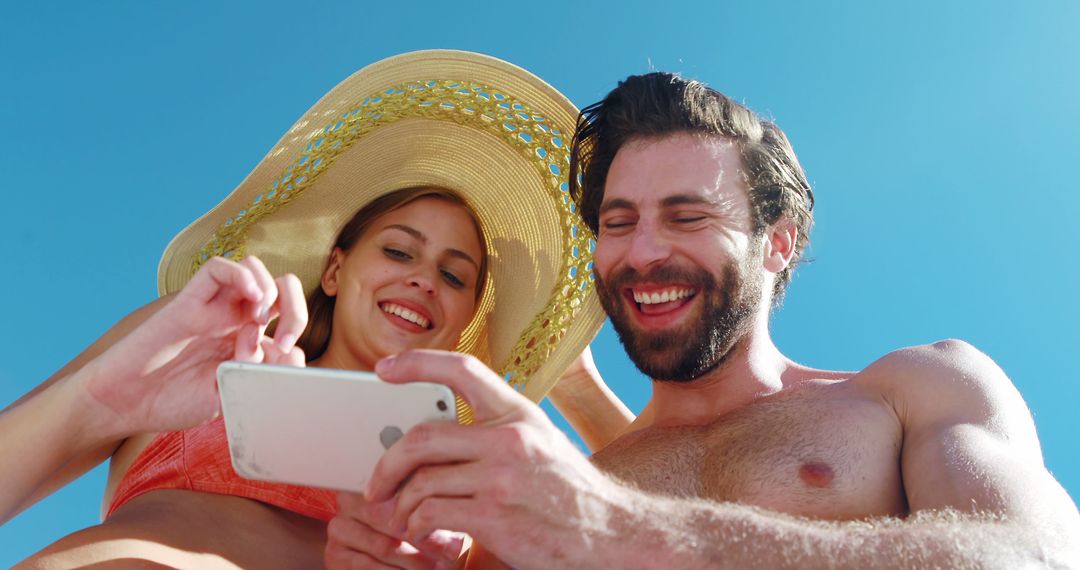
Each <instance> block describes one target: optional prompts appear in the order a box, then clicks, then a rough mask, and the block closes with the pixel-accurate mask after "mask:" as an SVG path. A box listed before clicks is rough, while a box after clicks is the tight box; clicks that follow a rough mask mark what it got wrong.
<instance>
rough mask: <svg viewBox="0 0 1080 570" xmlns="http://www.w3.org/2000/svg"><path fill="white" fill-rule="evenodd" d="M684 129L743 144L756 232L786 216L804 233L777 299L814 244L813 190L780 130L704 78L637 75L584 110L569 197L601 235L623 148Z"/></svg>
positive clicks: (777, 286) (781, 279)
mask: <svg viewBox="0 0 1080 570" xmlns="http://www.w3.org/2000/svg"><path fill="white" fill-rule="evenodd" d="M683 132H689V133H699V134H705V135H716V136H722V137H726V138H728V139H730V140H733V141H734V142H735V143H736V144H737V145H738V148H739V150H740V152H741V154H742V161H743V166H744V168H745V172H746V182H747V185H748V187H749V192H750V203H751V205H752V211H753V217H754V219H753V223H754V229H755V231H761V230H763V229H764V228H765V227H766V226H768V225H769V224H772V223H774V222H776V221H777V220H778V219H780V217H781V216H784V217H787V218H788V219H790V220H791V221H792V222H793V223H794V224H795V226H796V228H797V229H798V237H797V239H796V242H795V251H794V254H793V255H792V259H791V264H789V265H788V267H787V268H785V269H784V270H783V271H782V272H781V273H780V274H779V275H777V279H776V284H775V287H774V289H773V296H774V299H779V298H780V297H781V296H782V294H783V291H784V288H785V287H786V286H787V283H788V282H789V281H790V280H791V271H792V269H793V267H794V266H795V264H796V262H797V261H798V260H799V258H800V257H801V255H802V252H803V250H804V248H805V247H806V244H807V242H808V240H809V232H810V226H811V225H812V224H813V221H814V214H813V209H814V193H813V191H812V190H811V189H810V184H809V183H808V182H807V180H806V173H805V172H804V171H803V168H802V166H801V165H800V164H799V160H798V159H797V158H796V157H795V151H794V149H792V148H791V143H790V142H788V139H787V136H786V135H785V134H784V132H783V131H781V130H780V128H779V127H777V126H776V125H775V124H773V123H771V122H769V121H763V120H762V119H761V118H759V117H758V116H757V115H756V114H755V113H754V112H753V111H751V110H750V109H748V108H746V107H745V106H743V105H741V104H739V103H737V102H735V101H733V100H731V99H730V98H728V97H727V96H725V95H724V94H723V93H720V92H719V91H716V90H714V89H711V88H709V87H707V86H705V85H704V84H703V83H700V82H698V81H689V80H686V79H683V78H681V77H679V76H678V75H674V74H671V73H662V72H657V73H648V74H645V75H632V76H630V77H628V78H627V79H626V80H624V81H622V82H620V83H619V85H618V86H617V87H616V88H615V89H614V90H612V92H611V93H609V94H608V96H607V97H605V98H604V99H603V100H602V101H600V102H598V103H594V104H592V105H590V106H588V107H586V108H585V109H583V110H582V111H581V115H580V116H579V117H578V124H577V131H576V132H575V133H574V141H573V147H572V153H571V156H570V192H571V195H572V196H573V197H574V200H575V201H576V202H577V205H578V207H579V208H580V209H581V215H582V217H583V218H584V220H585V223H586V224H587V225H588V226H589V227H590V228H592V230H593V232H594V233H597V234H599V232H598V230H599V217H600V204H601V202H603V199H604V184H605V183H606V182H607V175H608V170H609V169H610V168H611V162H612V161H613V160H614V159H615V154H616V153H617V152H618V151H619V149H620V148H622V146H623V145H624V144H626V143H627V142H630V141H639V140H648V139H656V138H662V137H665V136H669V135H673V134H676V133H683Z"/></svg>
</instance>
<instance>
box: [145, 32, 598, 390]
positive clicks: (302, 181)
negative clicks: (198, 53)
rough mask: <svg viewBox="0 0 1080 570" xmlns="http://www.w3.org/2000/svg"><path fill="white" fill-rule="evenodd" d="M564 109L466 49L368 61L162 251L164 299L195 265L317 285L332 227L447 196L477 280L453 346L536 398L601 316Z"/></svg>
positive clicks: (511, 71)
mask: <svg viewBox="0 0 1080 570" xmlns="http://www.w3.org/2000/svg"><path fill="white" fill-rule="evenodd" d="M576 116H577V109H576V108H575V107H574V105H573V104H572V103H570V101H569V100H567V99H566V98H565V97H564V96H562V94H560V93H559V92H558V91H556V90H555V89H554V88H552V87H550V86H549V85H547V84H546V83H544V82H543V81H542V80H540V79H539V78H537V77H536V76H534V75H532V74H530V73H529V72H527V71H525V70H523V69H521V68H519V67H516V66H513V65H511V64H509V63H506V62H504V61H501V60H498V59H495V58H491V57H488V56H483V55H479V54H474V53H468V52H459V51H452V50H431V51H423V52H412V53H408V54H404V55H400V56H396V57H392V58H389V59H386V60H383V61H380V62H377V63H375V64H372V65H370V66H368V67H366V68H364V69H362V70H360V71H358V72H356V73H355V74H353V75H352V76H351V77H349V78H348V79H346V80H345V81H343V82H342V83H341V84H339V85H338V86H337V87H335V88H334V89H333V90H331V91H330V92H329V93H327V94H326V95H325V96H324V97H323V98H322V99H321V100H320V101H319V102H317V103H316V104H315V105H314V106H313V107H312V108H311V109H310V110H308V111H307V112H306V113H305V114H304V115H303V116H302V117H301V118H300V119H299V120H298V121H297V122H296V124H295V125H293V127H292V128H290V129H289V131H288V132H287V133H286V134H285V136H283V137H282V139H281V140H280V141H279V142H278V143H277V144H276V145H274V147H273V149H271V151H270V152H269V153H268V154H267V155H266V157H264V158H263V160H262V161H261V162H260V163H259V165H258V166H256V167H255V169H254V170H253V171H252V172H251V173H250V174H249V175H248V176H247V178H246V179H245V180H244V181H243V182H242V183H241V184H240V185H239V186H238V187H237V188H236V189H235V190H234V191H233V192H232V193H231V194H229V196H227V197H226V198H225V199H224V200H223V201H222V202H221V203H220V204H218V205H217V206H216V207H214V208H213V209H212V210H210V211H209V212H208V213H207V214H205V215H204V216H202V217H201V218H199V219H198V220H196V221H195V222H194V223H192V224H191V225H190V226H188V227H187V228H186V229H184V230H183V231H182V232H180V234H178V235H177V236H176V237H175V238H174V239H173V241H172V242H171V243H170V244H169V246H168V248H167V249H166V251H165V253H164V255H163V256H162V260H161V265H160V267H159V272H158V282H159V290H160V292H161V293H162V294H164V293H169V292H173V291H176V290H178V289H180V288H181V287H183V285H184V284H185V283H186V282H187V281H188V280H189V279H190V278H191V276H192V275H193V274H194V273H195V271H197V270H198V268H199V267H200V266H201V265H202V263H204V262H205V260H206V259H208V258H209V257H212V256H214V255H223V256H226V257H229V258H232V259H241V258H243V257H244V256H246V255H256V256H258V257H259V258H260V259H261V260H262V261H263V262H264V263H265V264H266V266H267V268H268V269H269V270H270V271H271V272H272V273H274V274H281V273H287V272H288V273H294V274H296V275H297V276H298V277H299V278H300V280H301V281H302V282H303V283H304V285H305V292H310V291H311V290H312V289H314V288H315V287H316V286H317V285H318V283H319V276H320V274H321V272H322V270H323V268H324V266H325V262H326V258H327V255H328V254H329V252H330V249H331V247H332V245H333V241H334V239H335V237H336V236H337V233H338V231H339V230H340V228H341V226H342V225H343V224H344V222H345V221H347V220H348V219H349V218H350V217H351V216H352V215H353V214H354V213H355V212H356V211H357V210H358V209H359V208H361V207H362V206H364V205H365V204H367V203H368V202H370V201H371V200H373V199H375V198H377V197H378V196H381V195H383V194H386V193H388V192H392V191H394V190H397V189H400V188H405V187H412V186H438V187H442V188H447V189H450V190H453V191H455V192H456V193H458V194H460V195H461V196H462V197H463V198H464V199H465V200H466V202H468V204H469V205H470V207H471V208H472V209H473V210H474V211H475V213H476V215H477V218H478V219H479V221H480V223H481V225H482V226H483V232H484V234H485V239H486V242H487V243H486V247H487V251H488V252H489V277H488V283H487V286H486V287H485V291H484V293H483V295H482V296H481V299H480V302H479V303H478V308H477V314H476V316H475V318H474V319H473V321H472V323H471V324H470V325H469V327H468V328H467V329H466V331H465V333H464V334H463V335H462V340H461V343H460V345H459V350H462V351H463V352H468V353H471V354H473V355H475V356H477V357H478V358H480V359H481V360H483V361H484V362H486V363H488V365H489V366H492V368H494V369H495V370H496V371H498V372H499V373H500V374H503V375H504V377H506V378H507V380H508V381H510V382H511V383H512V384H514V385H516V386H517V387H518V388H519V389H521V391H522V392H523V393H524V395H525V396H527V397H529V398H530V399H532V400H534V401H539V400H540V399H542V398H543V397H544V395H545V394H546V393H547V392H548V391H549V390H550V388H551V386H553V385H554V383H555V382H556V381H557V380H558V378H559V376H560V375H561V374H562V372H563V371H564V370H565V369H566V367H567V366H569V364H570V363H571V362H572V361H573V359H574V358H576V357H577V355H578V354H579V353H580V352H581V350H583V349H584V348H585V346H587V345H588V343H589V342H590V341H591V340H592V338H593V337H594V336H595V334H596V332H597V330H598V329H599V327H600V325H601V323H602V322H603V318H604V316H603V311H602V310H601V308H600V305H599V302H598V300H597V299H596V295H595V294H594V292H593V285H592V261H591V250H592V247H593V240H592V235H591V232H590V231H589V229H588V228H587V227H586V226H585V225H584V224H583V223H582V222H581V220H580V217H579V216H578V214H577V213H576V210H575V208H574V205H573V201H572V200H570V198H569V194H568V184H567V173H568V167H569V142H570V138H571V136H572V132H573V127H574V123H575V120H576Z"/></svg>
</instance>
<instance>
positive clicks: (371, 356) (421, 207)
mask: <svg viewBox="0 0 1080 570" xmlns="http://www.w3.org/2000/svg"><path fill="white" fill-rule="evenodd" d="M483 255H484V250H483V247H482V245H481V243H480V237H479V236H478V235H477V230H476V225H475V224H474V223H473V220H472V217H471V216H470V215H469V213H468V212H467V211H466V210H465V208H464V207H462V206H459V205H457V204H452V203H450V202H447V201H445V200H443V199H440V198H437V197H430V198H420V199H418V200H416V201H414V202H411V203H409V204H407V205H405V206H403V207H401V208H398V209H397V210H393V211H391V212H388V213H386V214H383V215H382V216H381V217H379V218H377V219H376V220H375V221H374V223H372V225H371V227H369V228H368V229H367V231H366V232H364V234H363V235H361V237H360V239H358V240H357V242H356V244H355V245H354V246H353V247H352V248H351V249H350V250H349V251H348V252H343V251H341V250H340V249H336V250H335V251H334V252H333V253H332V254H331V260H330V264H329V265H328V267H327V270H326V272H325V273H324V275H323V280H322V285H323V289H324V290H325V291H326V293H327V294H328V295H331V296H334V297H336V301H335V304H334V322H333V332H332V333H331V337H330V345H329V346H328V347H327V350H328V354H329V353H330V352H331V351H332V352H334V353H337V354H336V356H335V357H334V360H335V361H336V364H337V365H339V366H346V365H348V366H350V367H359V368H367V369H371V368H373V367H374V365H375V362H377V361H378V360H379V359H380V358H383V357H385V356H389V355H392V354H397V353H398V352H401V351H403V350H406V349H410V348H438V349H444V350H452V349H454V348H455V347H456V346H457V343H458V338H459V337H460V336H461V333H462V332H463V331H464V330H465V327H466V326H467V325H468V324H469V321H470V320H472V316H473V311H474V310H475V308H476V286H477V281H478V280H479V278H480V269H479V267H480V263H481V261H482V260H483Z"/></svg>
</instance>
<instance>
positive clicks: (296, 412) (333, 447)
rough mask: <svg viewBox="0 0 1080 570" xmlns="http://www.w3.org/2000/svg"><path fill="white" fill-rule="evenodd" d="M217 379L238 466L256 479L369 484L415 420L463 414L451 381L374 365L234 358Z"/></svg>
mask: <svg viewBox="0 0 1080 570" xmlns="http://www.w3.org/2000/svg"><path fill="white" fill-rule="evenodd" d="M217 379H218V391H219V393H220V396H221V412H222V415H223V416H224V417H225V432H226V434H227V435H228V440H229V455H230V456H231V458H232V465H233V469H235V470H236V472H237V473H238V474H240V476H242V477H246V478H248V479H257V480H260V481H272V482H277V483H291V484H294V485H303V486H305V487H320V488H324V489H333V490H338V491H354V492H358V491H362V490H363V486H364V483H366V482H367V480H368V478H370V476H371V471H372V469H374V467H375V464H376V463H377V462H378V460H379V458H380V457H381V456H382V454H383V452H384V451H385V450H386V449H387V448H389V447H390V446H391V445H393V444H394V442H396V441H397V440H398V439H399V438H400V437H401V436H402V435H403V434H404V433H405V432H407V431H409V429H410V428H412V427H413V426H415V425H416V424H419V423H423V422H429V421H455V420H456V419H457V409H456V406H455V405H454V393H453V392H452V391H451V390H450V389H449V388H447V387H446V386H443V385H440V384H430V383H426V382H416V383H410V384H388V383H386V382H383V381H382V380H380V379H379V377H378V376H376V375H375V374H373V373H370V372H357V371H351V370H329V369H323V368H295V367H291V366H274V365H268V364H251V363H245V362H231V361H230V362H223V363H222V364H221V365H220V366H219V367H218V371H217Z"/></svg>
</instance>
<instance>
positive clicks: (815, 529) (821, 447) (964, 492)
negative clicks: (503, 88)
mask: <svg viewBox="0 0 1080 570" xmlns="http://www.w3.org/2000/svg"><path fill="white" fill-rule="evenodd" d="M573 160H574V163H573V166H572V171H571V172H572V174H571V180H574V179H575V176H574V174H575V173H578V172H580V173H581V175H582V184H581V188H580V189H579V190H578V191H577V193H576V196H575V197H576V198H577V199H578V203H579V204H580V206H581V210H582V214H583V216H584V218H585V219H586V221H587V222H588V223H590V224H591V225H592V226H593V229H594V230H597V235H598V237H597V246H596V254H595V262H596V266H595V267H596V275H597V289H598V291H599V292H600V293H601V298H602V299H603V302H604V306H605V309H606V310H607V312H608V314H609V315H610V317H611V320H612V322H613V324H614V325H615V329H616V330H617V331H618V333H619V336H620V339H621V340H622V342H623V344H624V346H625V347H626V349H627V351H628V353H629V354H630V356H631V358H632V359H633V360H634V362H635V364H636V365H637V366H638V367H639V368H640V369H641V370H642V371H643V372H644V373H646V374H647V375H649V376H650V377H651V378H653V396H652V399H651V400H650V402H649V403H648V405H647V406H646V408H645V409H644V411H643V412H642V414H641V415H640V416H639V417H638V418H637V420H636V421H635V422H634V423H633V424H632V425H631V427H630V428H629V429H628V431H627V432H626V433H625V434H624V435H622V436H621V437H620V438H618V439H617V440H615V442H614V443H611V444H610V445H609V446H607V447H606V448H605V449H603V450H602V451H600V452H599V453H597V454H596V455H595V456H594V457H593V458H592V461H591V462H590V461H589V460H588V459H586V458H585V457H584V456H583V455H582V454H581V453H580V452H579V451H578V450H577V449H576V448H575V447H574V446H573V445H572V444H571V443H570V442H569V441H568V440H567V439H566V438H565V437H564V436H563V435H562V434H561V433H560V432H559V431H558V430H557V429H556V428H555V427H554V426H553V425H552V424H551V423H550V422H548V421H547V420H546V418H544V417H543V414H542V413H541V412H540V411H539V410H536V409H534V408H532V407H530V406H528V405H527V402H526V401H525V400H524V399H523V398H521V397H520V396H519V395H517V394H516V393H514V392H513V391H512V390H509V389H507V388H506V386H505V385H504V384H502V383H501V382H500V381H499V379H498V378H497V377H496V376H495V375H494V374H493V373H492V372H490V371H489V370H487V369H486V368H484V367H483V366H482V365H480V364H478V363H477V362H476V361H474V360H472V359H470V358H467V357H463V356H460V355H453V354H446V353H434V352H413V353H403V354H400V355H398V356H397V357H396V358H394V359H392V360H387V361H383V362H381V363H380V364H379V366H378V368H377V371H378V372H379V374H380V375H382V376H383V377H384V378H386V379H387V380H390V381H398V382H404V381H410V380H427V381H436V382H442V383H445V384H447V385H450V386H451V387H453V388H454V389H456V390H458V391H459V392H461V393H462V394H463V395H464V396H465V398H466V399H467V400H469V401H470V402H472V403H473V405H474V406H475V408H476V417H477V420H478V421H477V425H476V426H468V427H460V426H443V425H425V426H421V427H419V428H417V429H415V430H413V431H411V432H410V433H408V434H407V435H406V436H405V438H404V439H403V440H402V441H401V442H399V444H397V445H395V446H394V447H393V448H391V449H390V451H389V452H388V453H387V454H386V456H385V457H384V458H383V460H382V461H381V463H380V464H379V466H378V467H377V469H376V472H375V475H374V477H373V479H372V483H371V484H370V487H369V489H368V490H367V493H366V494H365V496H364V497H363V499H365V500H362V498H360V497H349V496H343V497H342V501H341V502H342V505H343V507H344V508H343V510H342V512H341V513H340V514H339V517H338V519H335V521H333V522H332V523H331V525H330V537H331V540H330V543H329V545H328V548H327V562H328V564H330V565H331V566H333V565H336V564H341V565H345V564H347V563H356V562H357V560H358V559H361V558H363V559H364V560H365V561H366V563H371V562H373V559H379V558H381V559H383V560H384V561H391V562H395V561H396V562H398V563H401V565H402V566H406V565H407V564H405V562H407V563H408V565H409V567H412V566H411V565H413V564H417V563H418V560H419V559H418V558H410V559H406V558H404V556H406V555H408V554H409V553H410V552H409V551H408V550H403V549H402V548H401V547H400V543H395V542H394V540H386V537H385V536H384V535H378V533H376V532H374V531H376V530H378V531H381V532H383V533H385V534H388V535H391V536H392V537H394V539H395V540H404V541H407V542H411V543H412V544H421V543H423V539H425V537H426V538H428V542H430V537H431V536H436V535H433V534H431V533H432V531H433V530H434V529H453V530H458V531H463V532H467V533H468V534H469V535H471V536H472V537H473V538H475V539H476V540H477V541H478V542H479V543H480V544H482V545H483V546H484V547H486V548H487V550H488V551H490V553H491V554H493V555H494V556H495V557H498V558H499V559H501V560H503V561H505V562H506V563H508V564H510V565H512V566H513V567H515V568H604V567H607V568H648V567H664V568H679V569H690V568H750V567H760V568H800V569H801V568H819V567H854V568H868V567H874V568H878V567H904V568H910V567H939V568H966V567H1004V568H1020V567H1031V566H1035V567H1043V566H1049V567H1080V554H1078V552H1077V549H1078V545H1080V530H1078V529H1080V516H1078V513H1077V510H1076V506H1075V505H1074V504H1073V502H1072V501H1071V500H1070V498H1069V496H1068V494H1067V493H1066V492H1065V491H1064V489H1063V488H1062V487H1061V486H1060V485H1059V484H1058V483H1057V481H1055V480H1054V478H1053V477H1052V476H1051V475H1050V473H1049V472H1048V471H1047V470H1046V468H1045V467H1044V465H1043V459H1042V455H1041V451H1040V449H1039V441H1038V438H1037V436H1036V433H1035V426H1034V424H1033V422H1032V418H1031V415H1030V413H1029V411H1028V409H1027V407H1026V406H1025V404H1024V402H1023V400H1022V399H1021V397H1020V394H1019V393H1018V392H1017V391H1016V389H1015V388H1014V387H1013V385H1012V383H1011V382H1010V381H1009V379H1008V378H1007V377H1006V376H1005V374H1004V373H1003V372H1002V370H1001V369H1000V368H999V367H998V366H997V365H995V364H994V362H993V361H992V360H990V358H988V357H987V356H986V355H984V354H982V353H981V352H979V351H978V350H976V349H975V348H973V347H972V346H970V345H968V344H966V343H964V342H962V341H958V340H945V341H941V342H936V343H933V344H928V345H924V346H916V347H911V348H904V349H901V350H897V351H895V352H892V353H889V354H887V355H885V356H883V357H882V358H880V359H879V360H877V361H876V362H874V363H873V364H871V365H870V366H868V367H867V368H866V369H864V370H862V371H859V372H836V371H827V370H816V369H812V368H809V367H807V366H803V365H801V364H798V363H796V362H794V361H792V360H791V359H789V358H787V357H786V356H784V355H783V354H782V353H781V352H780V350H779V349H778V348H777V347H776V346H775V345H774V344H773V342H772V340H771V339H770V336H769V327H768V321H769V314H770V308H771V307H773V306H774V305H776V304H777V302H778V299H779V298H780V297H781V295H782V294H783V290H784V286H785V285H786V283H787V282H788V280H789V279H790V274H791V268H792V267H793V265H794V264H795V262H796V261H797V260H798V259H799V256H800V254H801V253H802V251H803V247H804V245H805V244H806V241H807V233H808V231H809V229H810V225H811V222H812V207H813V196H812V193H811V191H810V188H809V185H808V184H807V182H806V177H805V175H804V173H803V171H802V168H801V166H800V165H799V163H798V161H797V159H796V158H795V154H794V151H793V150H792V148H791V146H790V144H789V143H788V141H787V138H786V137H785V136H784V134H783V133H782V132H781V131H780V130H779V128H777V127H776V126H775V125H772V124H769V123H766V122H762V121H760V120H759V119H758V118H757V117H756V116H754V114H753V113H752V112H751V111H749V110H747V109H746V108H744V107H743V106H741V105H739V104H737V103H735V102H733V101H732V100H730V99H728V98H727V97H725V96H723V95H722V94H720V93H718V92H716V91H713V90H711V89H709V88H707V87H705V86H704V85H702V84H700V83H697V82H691V81H685V80H682V79H680V78H678V77H675V76H672V75H669V74H664V73H651V74H648V75H644V76H635V77H630V78H629V79H627V80H626V81H624V82H622V83H621V84H620V85H619V87H618V88H616V89H615V90H614V91H613V92H612V93H611V94H609V95H608V97H607V98H606V99H604V100H603V101H602V102H600V103H598V104H596V105H594V106H592V107H590V108H587V109H586V110H585V111H584V112H583V116H582V120H581V122H580V123H579V127H578V132H577V135H576V137H575V153H574V156H573ZM380 537H381V538H380ZM376 539H378V540H376ZM360 551H366V552H365V553H363V554H361V553H360ZM450 556H452V554H450V555H448V557H450ZM487 560H490V559H487ZM360 565H361V566H362V565H363V564H360Z"/></svg>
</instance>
